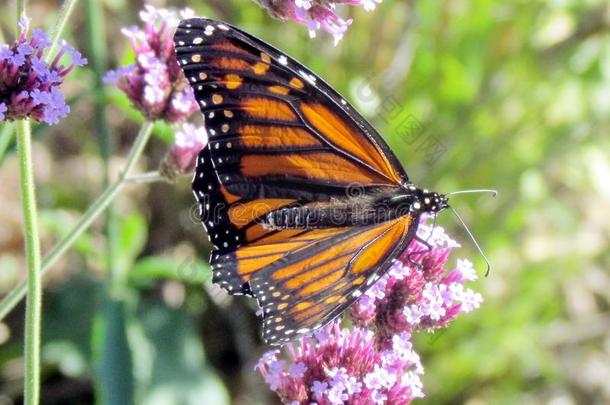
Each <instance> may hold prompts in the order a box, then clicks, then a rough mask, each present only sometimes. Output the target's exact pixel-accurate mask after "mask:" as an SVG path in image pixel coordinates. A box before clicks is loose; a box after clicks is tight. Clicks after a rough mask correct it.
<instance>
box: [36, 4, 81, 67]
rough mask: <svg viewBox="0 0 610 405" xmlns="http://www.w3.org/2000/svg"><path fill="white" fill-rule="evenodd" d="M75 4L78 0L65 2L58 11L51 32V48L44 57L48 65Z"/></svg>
mask: <svg viewBox="0 0 610 405" xmlns="http://www.w3.org/2000/svg"><path fill="white" fill-rule="evenodd" d="M76 3H78V0H65V1H64V3H63V4H62V6H61V9H60V10H59V17H58V19H57V23H56V24H55V27H54V28H53V31H52V32H51V46H50V47H49V50H48V51H47V54H46V55H45V58H44V59H45V62H47V63H50V62H51V60H52V59H53V55H54V54H55V52H56V51H57V45H58V44H59V38H60V37H61V33H62V32H63V31H64V27H65V26H66V23H67V22H68V19H69V18H70V16H71V15H72V11H74V6H76Z"/></svg>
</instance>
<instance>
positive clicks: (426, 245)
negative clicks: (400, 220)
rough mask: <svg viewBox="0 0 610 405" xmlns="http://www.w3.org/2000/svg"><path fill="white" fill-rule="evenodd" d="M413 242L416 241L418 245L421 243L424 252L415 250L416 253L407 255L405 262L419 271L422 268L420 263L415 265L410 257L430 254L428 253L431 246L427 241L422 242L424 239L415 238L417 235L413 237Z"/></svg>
mask: <svg viewBox="0 0 610 405" xmlns="http://www.w3.org/2000/svg"><path fill="white" fill-rule="evenodd" d="M413 240H416V241H418V242H419V243H421V244H422V245H424V246H425V249H424V250H416V251H414V252H411V253H409V255H408V256H407V260H408V261H409V263H410V264H411V265H413V266H415V267H417V268H420V269H421V267H422V265H421V263H417V262H416V261H415V260H413V259H412V258H411V256H415V255H422V254H424V253H428V252H430V251H431V250H432V245H430V244H429V243H428V241H427V240H424V239H422V238H420V237H419V236H417V235H415V236H414V237H413Z"/></svg>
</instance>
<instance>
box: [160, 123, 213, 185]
mask: <svg viewBox="0 0 610 405" xmlns="http://www.w3.org/2000/svg"><path fill="white" fill-rule="evenodd" d="M207 143H208V134H207V132H206V130H205V127H203V126H196V125H193V124H190V123H184V124H182V128H181V129H179V130H177V131H176V132H175V135H174V143H173V145H172V147H171V148H170V150H169V152H168V153H167V154H166V155H165V158H164V159H163V160H162V161H161V166H160V168H159V171H160V172H161V173H162V174H163V175H164V176H165V177H166V178H168V179H170V180H171V179H173V178H175V177H176V176H177V175H179V174H182V173H191V172H192V171H193V170H195V164H196V163H197V155H198V154H199V152H200V151H201V149H203V147H204V146H205V145H206V144H207Z"/></svg>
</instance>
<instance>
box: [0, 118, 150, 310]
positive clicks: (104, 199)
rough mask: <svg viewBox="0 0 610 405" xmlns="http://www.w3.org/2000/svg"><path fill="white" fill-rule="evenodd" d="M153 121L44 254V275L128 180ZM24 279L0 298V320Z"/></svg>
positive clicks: (18, 294)
mask: <svg viewBox="0 0 610 405" xmlns="http://www.w3.org/2000/svg"><path fill="white" fill-rule="evenodd" d="M152 128H153V123H152V122H150V121H146V122H145V123H144V124H143V125H142V127H141V128H140V132H139V133H138V136H137V138H136V141H135V142H134V145H133V147H132V149H131V151H130V153H129V155H128V157H127V161H126V163H125V167H124V169H123V170H122V171H121V174H120V176H119V178H118V179H117V180H116V181H115V182H113V183H112V184H111V185H110V186H109V187H108V188H107V189H106V190H105V191H104V193H103V194H102V195H101V196H100V197H99V198H98V199H97V200H96V201H95V202H94V203H93V205H91V206H90V207H89V209H87V211H86V212H85V214H83V216H82V218H81V219H80V221H79V222H78V224H76V226H75V227H74V228H73V229H72V231H70V233H69V234H68V235H66V236H65V237H64V238H63V239H62V240H61V241H60V242H59V243H58V244H57V245H55V247H54V248H53V249H52V250H51V251H50V252H49V253H48V254H47V255H46V256H45V257H44V259H43V261H42V265H41V272H42V274H43V275H44V274H45V273H46V272H47V271H48V270H49V269H50V268H51V267H52V266H53V265H54V264H55V263H56V262H57V260H58V259H59V258H60V257H61V256H62V255H63V254H64V253H65V252H66V251H67V250H68V249H69V248H70V247H71V246H72V245H73V244H74V242H75V241H76V239H77V238H78V237H79V236H80V235H81V234H82V233H83V232H84V231H85V230H86V229H87V228H89V226H90V225H91V224H92V223H93V221H95V220H96V219H97V218H98V217H99V216H100V214H102V213H103V212H104V210H105V209H106V208H107V207H108V205H109V204H110V203H111V202H112V201H113V200H114V198H115V197H116V196H117V194H118V193H119V192H120V191H121V190H122V189H123V187H124V186H125V184H127V183H129V174H130V171H131V170H132V169H133V167H134V166H135V164H136V163H137V162H138V159H139V158H140V156H141V155H142V152H143V151H144V148H145V146H146V144H147V142H148V140H149V139H150V135H151V133H152ZM26 289H27V288H26V283H25V282H22V283H20V284H19V285H17V286H16V287H15V288H14V289H13V290H12V291H11V292H10V293H9V294H8V295H7V296H6V297H4V299H3V300H2V301H0V320H1V319H3V318H4V317H5V316H6V315H7V314H8V313H9V312H10V311H11V310H12V309H13V308H15V306H16V305H17V304H18V303H19V302H20V301H21V299H23V297H24V296H25V294H26Z"/></svg>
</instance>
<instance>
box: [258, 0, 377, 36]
mask: <svg viewBox="0 0 610 405" xmlns="http://www.w3.org/2000/svg"><path fill="white" fill-rule="evenodd" d="M256 1H257V2H258V3H259V4H260V5H261V6H262V7H264V8H265V9H267V10H268V11H269V13H270V14H271V15H273V16H274V17H277V18H280V19H282V20H293V21H296V22H297V23H299V24H302V25H304V26H306V27H307V28H308V29H309V34H310V36H311V37H312V38H313V37H315V35H316V31H317V30H319V29H323V30H324V31H326V32H328V33H329V34H331V35H332V36H333V37H334V38H335V44H337V43H338V42H339V41H340V40H341V39H342V38H343V35H344V34H345V32H346V31H347V29H348V28H349V26H350V25H351V23H352V20H351V19H347V20H346V19H343V18H341V17H340V16H339V15H338V14H337V12H336V8H337V6H338V5H342V4H344V5H349V6H362V7H363V8H364V9H365V10H367V11H371V10H373V9H375V7H376V5H377V4H378V3H381V0H256Z"/></svg>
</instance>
